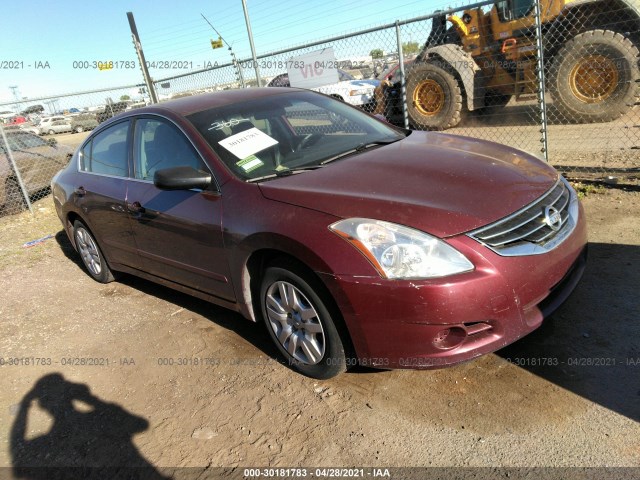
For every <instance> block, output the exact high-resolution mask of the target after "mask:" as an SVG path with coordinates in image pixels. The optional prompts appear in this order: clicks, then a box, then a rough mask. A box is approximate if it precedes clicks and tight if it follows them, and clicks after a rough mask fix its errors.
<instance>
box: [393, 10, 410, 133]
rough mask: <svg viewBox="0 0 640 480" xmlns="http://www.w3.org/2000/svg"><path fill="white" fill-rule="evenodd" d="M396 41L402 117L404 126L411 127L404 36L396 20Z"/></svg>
mask: <svg viewBox="0 0 640 480" xmlns="http://www.w3.org/2000/svg"><path fill="white" fill-rule="evenodd" d="M396 42H398V64H399V65H400V88H401V90H402V117H403V119H404V128H407V129H408V128H409V115H408V114H407V89H406V86H405V85H406V82H405V75H404V53H403V51H402V38H401V36H400V21H399V20H396Z"/></svg>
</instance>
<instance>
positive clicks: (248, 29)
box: [242, 0, 262, 87]
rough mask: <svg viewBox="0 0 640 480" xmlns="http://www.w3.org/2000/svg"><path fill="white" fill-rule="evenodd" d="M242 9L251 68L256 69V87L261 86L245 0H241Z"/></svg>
mask: <svg viewBox="0 0 640 480" xmlns="http://www.w3.org/2000/svg"><path fill="white" fill-rule="evenodd" d="M242 9H243V10H244V21H245V23H246V24H247V34H248V35H249V46H250V47H251V57H252V58H253V69H254V70H255V71H256V82H258V87H261V86H262V80H261V79H260V68H259V67H258V59H257V58H256V47H255V46H254V45H253V32H252V31H251V21H250V20H249V12H248V11H247V0H242Z"/></svg>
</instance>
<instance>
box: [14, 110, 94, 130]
mask: <svg viewBox="0 0 640 480" xmlns="http://www.w3.org/2000/svg"><path fill="white" fill-rule="evenodd" d="M98 124H99V122H98V119H97V118H96V116H95V115H93V114H91V113H81V114H79V115H74V116H71V117H64V116H58V115H56V116H53V117H46V118H43V119H41V120H40V121H39V122H38V123H37V124H26V123H25V124H21V125H20V129H21V130H22V131H25V132H29V133H34V134H36V135H54V134H56V133H66V132H72V133H81V132H84V131H86V130H93V129H94V128H96V127H97V126H98Z"/></svg>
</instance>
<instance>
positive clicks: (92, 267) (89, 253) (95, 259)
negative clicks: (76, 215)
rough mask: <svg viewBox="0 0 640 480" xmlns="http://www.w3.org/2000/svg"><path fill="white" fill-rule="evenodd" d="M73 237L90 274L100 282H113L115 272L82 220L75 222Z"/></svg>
mask: <svg viewBox="0 0 640 480" xmlns="http://www.w3.org/2000/svg"><path fill="white" fill-rule="evenodd" d="M73 239H74V241H75V244H76V249H77V250H78V253H79V254H80V257H81V258H82V263H83V264H84V267H85V268H86V269H87V272H89V275H91V277H92V278H93V279H94V280H96V281H98V282H100V283H109V282H112V281H113V280H114V277H113V273H112V272H111V269H110V268H109V265H107V261H106V260H105V258H104V255H102V251H101V250H100V247H98V243H97V242H96V240H95V238H93V235H92V234H91V232H90V231H89V229H88V228H87V227H86V226H85V224H84V223H82V222H81V221H80V220H76V221H75V222H74V224H73Z"/></svg>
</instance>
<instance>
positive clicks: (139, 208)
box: [127, 202, 144, 213]
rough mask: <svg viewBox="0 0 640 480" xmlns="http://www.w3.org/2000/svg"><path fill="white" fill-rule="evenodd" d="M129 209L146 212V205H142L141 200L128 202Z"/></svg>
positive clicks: (135, 211) (134, 211)
mask: <svg viewBox="0 0 640 480" xmlns="http://www.w3.org/2000/svg"><path fill="white" fill-rule="evenodd" d="M127 210H129V211H130V212H131V213H144V207H143V206H142V205H140V202H133V203H129V202H127Z"/></svg>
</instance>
